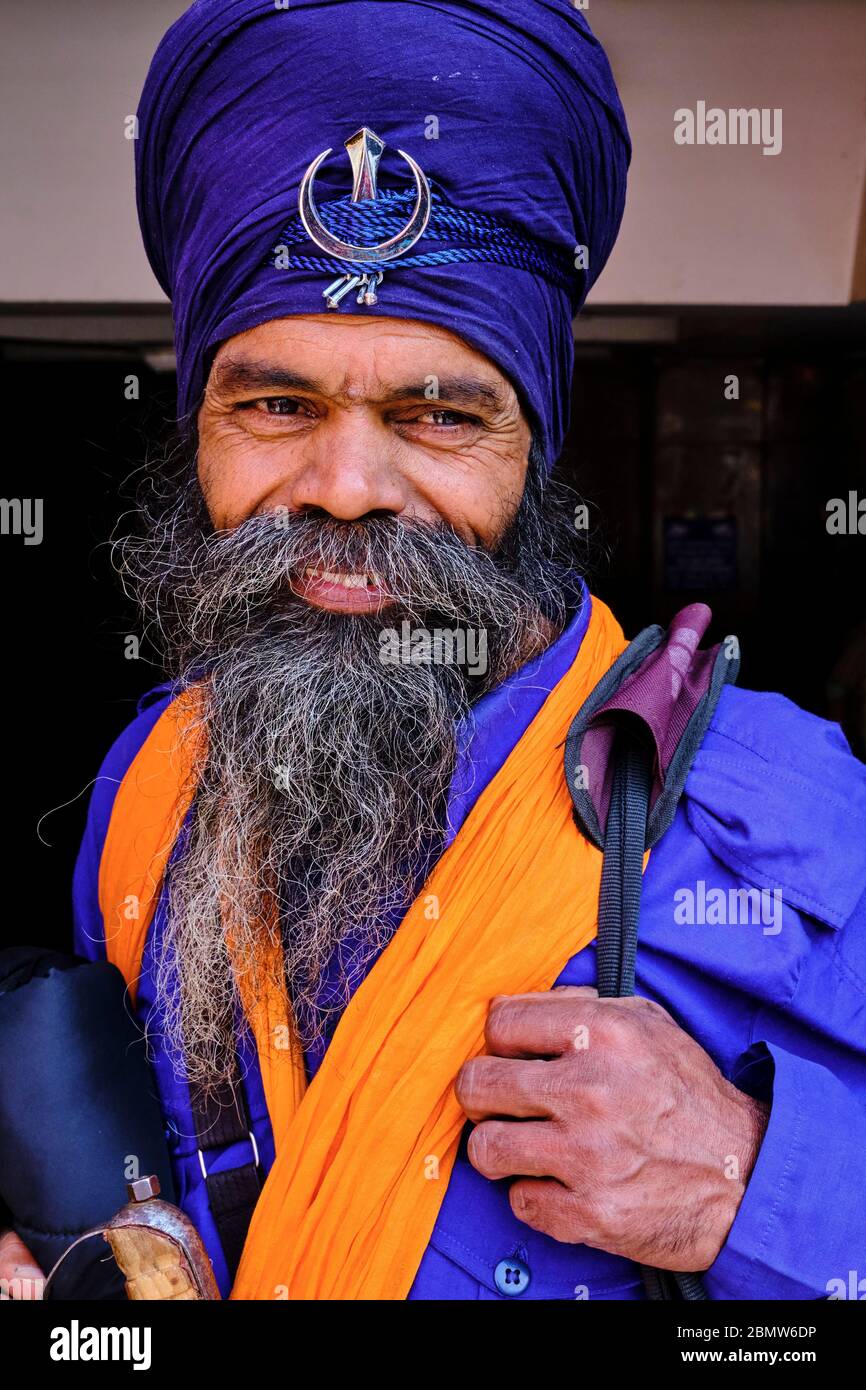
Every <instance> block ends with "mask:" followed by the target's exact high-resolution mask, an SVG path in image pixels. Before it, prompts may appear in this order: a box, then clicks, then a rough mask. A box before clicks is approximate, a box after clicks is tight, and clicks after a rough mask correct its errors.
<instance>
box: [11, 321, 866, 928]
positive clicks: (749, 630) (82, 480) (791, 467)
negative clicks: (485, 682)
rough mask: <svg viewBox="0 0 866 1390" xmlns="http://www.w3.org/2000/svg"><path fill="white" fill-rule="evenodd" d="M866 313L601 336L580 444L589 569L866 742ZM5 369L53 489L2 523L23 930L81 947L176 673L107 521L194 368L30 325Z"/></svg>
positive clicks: (629, 613) (766, 685) (591, 355)
mask: <svg viewBox="0 0 866 1390" xmlns="http://www.w3.org/2000/svg"><path fill="white" fill-rule="evenodd" d="M605 317H606V318H608V319H609V317H610V316H609V315H606V316H605ZM581 322H586V323H587V324H588V326H589V328H590V330H591V326H592V316H591V315H590V314H588V315H587V316H586V320H585V321H584V320H582V321H581ZM864 322H866V309H864V306H858V307H854V308H849V309H838V310H790V311H778V312H772V311H766V310H763V311H760V312H758V311H737V310H725V311H697V310H696V311H690V312H689V313H687V314H683V313H681V312H679V313H678V315H677V319H676V329H677V331H676V339H675V341H672V342H659V341H656V342H653V341H648V342H647V341H644V342H641V341H637V342H622V341H620V342H611V343H597V342H596V343H579V344H578V346H577V361H576V368H575V386H574V407H573V422H572V429H571V433H570V436H569V439H568V443H567V446H566V450H565V453H564V456H563V468H564V472H565V473H566V476H568V477H569V479H570V481H571V482H572V483H573V484H574V486H575V487H576V488H577V490H578V491H579V492H580V493H581V494H582V496H583V497H585V498H586V499H587V501H588V502H589V503H590V504H591V507H590V514H591V522H590V524H591V528H592V537H593V540H594V542H596V544H595V545H594V549H595V551H596V554H597V562H596V569H595V573H594V575H593V576H592V585H591V587H592V588H593V591H594V592H595V593H597V594H598V595H599V596H600V597H602V598H603V599H605V601H607V602H608V603H610V604H611V606H612V607H613V609H614V611H615V612H616V614H617V616H618V617H619V619H620V621H621V622H622V624H623V627H624V628H625V631H626V634H627V636H629V637H632V636H634V635H635V634H636V633H637V632H638V631H639V630H640V628H641V627H644V626H646V625H647V624H648V623H651V622H659V623H662V624H666V623H667V622H668V621H669V620H670V618H671V616H672V615H673V614H674V613H675V612H676V611H677V609H679V608H682V607H683V606H684V605H685V604H687V603H690V602H693V601H695V600H703V601H706V602H707V603H709V605H710V606H711V607H712V609H713V615H714V616H713V623H712V625H711V628H710V631H709V633H708V637H707V641H708V642H716V641H719V640H720V639H721V638H722V637H723V636H725V635H726V634H727V633H729V632H734V633H736V634H737V636H738V637H739V639H740V644H741V649H742V668H741V674H740V684H741V685H744V686H748V687H751V688H753V689H765V690H779V691H781V692H782V693H783V694H785V695H787V696H789V697H790V698H791V699H793V700H795V701H796V702H797V703H798V704H800V705H802V706H804V707H805V708H806V709H809V710H811V711H813V712H814V713H816V714H818V715H821V716H823V717H825V718H833V719H837V720H839V721H840V722H841V723H842V725H843V727H844V729H845V732H846V734H847V736H848V739H849V741H850V742H851V744H852V747H854V750H855V752H857V754H858V756H860V757H866V535H849V536H835V535H830V534H828V532H827V528H826V521H827V503H828V501H829V499H830V498H833V497H847V495H848V492H849V490H852V489H853V490H855V491H857V492H858V494H859V497H861V498H862V497H866V332H864ZM650 336H651V335H650ZM131 373H134V374H135V375H137V376H138V377H139V380H140V399H139V400H138V401H129V400H127V399H125V395H124V382H125V378H126V377H127V376H128V375H129V374H131ZM731 374H736V375H738V377H739V381H740V398H739V400H738V401H728V400H726V399H725V396H724V382H725V378H726V377H727V376H729V375H731ZM0 383H2V387H3V389H4V394H3V398H4V401H5V403H6V411H5V418H6V420H7V422H10V428H9V429H8V430H7V439H6V467H5V469H4V481H3V489H2V491H3V495H4V496H6V497H42V498H43V499H44V539H43V543H42V544H41V545H38V546H25V545H24V544H23V539H22V538H21V537H19V536H11V535H9V536H3V537H0V563H2V566H3V582H4V586H5V594H6V605H5V608H6V616H5V623H4V627H5V631H4V638H5V642H4V647H5V654H6V663H5V669H6V677H5V681H4V682H3V689H2V700H3V703H4V706H5V709H4V714H5V727H6V729H7V738H6V758H5V769H4V773H5V775H4V785H5V792H6V796H5V802H6V808H7V822H6V848H7V858H6V866H7V867H6V882H7V886H10V887H11V892H7V915H6V921H5V924H4V936H5V938H6V940H7V941H8V942H9V943H19V942H32V943H38V944H40V945H46V946H48V945H53V946H57V947H59V948H61V949H67V950H68V949H69V946H70V934H71V910H70V888H71V875H72V868H73V864H74V860H75V855H76V852H77V848H78V843H79V840H80V837H81V832H82V829H83V825H84V817H85V813H86V808H87V800H88V795H89V784H90V782H91V781H92V779H93V778H94V777H95V775H96V773H97V771H98V768H99V764H100V762H101V760H102V758H103V756H104V755H105V753H106V751H107V749H108V747H109V745H110V744H111V742H112V740H113V739H114V737H115V736H116V734H117V733H118V732H119V731H120V730H121V729H122V728H123V727H124V725H125V724H126V723H128V721H129V720H130V719H131V718H132V717H133V715H134V712H135V702H136V699H137V697H138V696H139V695H140V694H141V693H142V692H143V691H145V690H147V689H149V688H150V686H152V685H155V684H156V683H157V682H158V681H159V680H160V679H161V672H160V671H159V669H158V667H155V666H154V665H152V664H151V662H150V660H149V658H148V656H147V654H146V653H145V652H144V651H143V652H142V656H141V658H140V659H139V660H137V661H135V660H127V659H126V658H125V656H124V638H125V637H126V635H127V634H129V633H134V632H136V630H137V629H136V621H135V616H134V614H133V612H132V611H131V609H130V608H129V606H128V605H127V603H126V601H125V600H124V598H123V596H122V594H121V592H120V589H119V584H118V582H117V580H116V577H115V576H114V574H113V571H112V568H111V564H110V555H109V547H108V538H109V536H110V535H111V533H112V531H113V529H114V528H115V525H116V523H117V521H118V518H119V517H120V516H121V513H122V512H123V511H124V509H125V508H128V507H129V506H130V505H131V493H132V485H133V483H134V478H133V476H132V475H134V472H135V470H136V469H138V468H139V467H140V466H141V464H142V461H143V460H144V458H145V456H146V446H147V443H148V441H150V440H153V439H154V438H158V437H159V435H160V434H163V433H167V432H168V428H169V426H170V421H171V412H172V403H173V401H172V396H173V384H174V383H173V377H172V376H171V375H170V374H168V373H165V372H155V371H153V370H151V369H150V368H149V367H148V366H147V365H146V364H145V363H144V361H143V359H142V356H141V355H140V353H139V352H137V351H135V350H134V349H132V348H123V349H111V348H110V347H106V348H101V349H93V348H85V347H81V348H77V347H76V346H75V345H74V344H68V343H67V344H64V345H62V346H60V345H52V344H49V343H40V344H34V343H23V342H6V343H3V344H0ZM16 425H17V427H14V426H16ZM130 480H131V481H130ZM40 822H41V823H40Z"/></svg>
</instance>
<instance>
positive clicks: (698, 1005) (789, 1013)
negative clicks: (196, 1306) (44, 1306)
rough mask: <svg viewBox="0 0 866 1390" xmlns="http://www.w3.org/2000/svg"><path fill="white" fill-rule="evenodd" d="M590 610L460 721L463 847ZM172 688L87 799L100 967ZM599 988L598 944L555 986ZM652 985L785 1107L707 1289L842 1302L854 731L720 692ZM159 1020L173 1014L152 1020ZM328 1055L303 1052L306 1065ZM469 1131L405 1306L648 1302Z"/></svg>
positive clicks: (852, 1173)
mask: <svg viewBox="0 0 866 1390" xmlns="http://www.w3.org/2000/svg"><path fill="white" fill-rule="evenodd" d="M589 609H590V602H589V600H588V599H587V601H586V602H585V603H584V604H583V605H582V607H581V608H579V610H578V612H577V614H576V616H575V617H574V618H573V620H572V621H571V623H570V624H569V625H568V627H567V628H566V629H565V631H564V632H563V633H562V635H561V636H560V637H559V639H558V640H557V641H556V642H554V643H553V644H552V645H551V646H550V647H549V648H548V649H547V651H545V652H544V653H542V654H541V656H539V657H537V658H536V659H535V660H534V661H533V662H531V663H529V664H528V665H526V666H524V667H522V668H521V669H520V670H519V671H518V672H516V673H515V674H514V675H513V676H511V677H510V678H509V680H507V681H505V682H504V683H503V684H502V685H501V686H499V687H498V688H497V689H496V690H494V691H493V692H491V693H490V694H488V695H487V696H485V697H484V698H483V699H482V700H480V701H479V702H478V704H477V705H476V706H475V708H474V711H473V714H472V716H471V718H470V719H469V720H468V721H466V722H465V723H464V724H463V725H462V726H461V728H460V729H459V730H458V746H459V757H458V763H457V767H456V770H455V775H454V780H453V783H452V788H451V795H450V798H449V831H448V841H449V842H450V840H451V839H453V837H454V835H455V834H457V833H458V831H459V827H460V825H461V824H462V823H463V820H464V819H465V817H466V815H467V814H468V812H469V810H470V809H471V807H472V805H474V803H475V800H476V799H477V797H478V796H479V795H480V794H481V792H482V791H483V789H484V787H485V786H486V785H487V784H488V782H489V781H490V779H491V778H492V777H493V776H494V775H495V773H496V772H497V771H498V769H499V768H500V767H501V766H502V764H503V763H504V761H505V759H506V758H507V756H508V754H509V753H510V751H511V749H512V748H513V747H514V746H515V744H516V743H517V741H518V739H519V738H520V736H521V735H522V733H523V732H524V731H525V729H526V728H527V727H528V725H529V723H530V722H531V721H532V719H533V718H534V716H535V714H536V713H537V712H538V710H539V709H540V707H541V705H542V704H543V702H544V700H545V698H546V697H547V695H548V694H549V693H550V691H551V690H552V689H553V687H554V686H555V685H556V684H557V682H558V681H559V679H560V678H561V677H562V675H563V674H564V672H565V670H566V669H567V668H568V666H569V665H570V664H571V662H572V661H573V660H574V658H575V656H576V653H577V651H578V649H579V646H580V642H581V641H582V639H583V636H584V633H585V631H586V627H587V623H588V618H589ZM166 690H167V687H164V686H163V687H158V688H157V690H156V691H153V692H149V694H148V695H147V696H145V697H143V700H142V701H141V702H140V704H139V713H138V716H137V718H136V719H135V720H133V722H132V723H131V724H130V725H129V727H128V728H127V729H126V730H124V732H123V733H122V734H121V735H120V737H119V738H118V739H117V741H116V742H115V744H114V745H113V747H112V749H111V750H110V752H109V754H108V756H107V758H106V759H105V762H104V763H103V765H102V768H101V770H100V774H99V778H98V779H97V782H96V784H95V786H94V790H93V793H92V797H91V803H90V810H89V816H88V822H87V828H86V831H85V835H84V839H83V842H82V846H81V851H80V854H79V858H78V863H77V866H76V871H75V879H74V886H73V892H74V908H75V949H76V950H77V951H78V952H79V953H80V954H82V955H86V956H88V957H89V958H91V959H96V958H101V957H103V956H104V944H103V940H102V922H101V917H100V913H99V906H98V897H97V883H98V867H99V858H100V854H101V849H102V843H103V840H104V837H105V831H106V828H107V824H108V819H109V816H110V814H111V807H112V805H113V800H114V795H115V793H116V790H117V786H118V784H119V782H120V780H121V779H122V777H123V775H124V773H125V771H126V769H127V767H128V766H129V764H130V763H131V761H132V759H133V758H134V756H135V754H136V753H137V752H138V749H139V748H140V747H141V744H142V743H143V742H144V740H145V738H146V737H147V735H148V733H149V732H150V730H151V728H152V727H153V725H154V724H155V722H156V720H157V719H158V717H159V715H160V714H161V713H162V711H163V710H164V709H165V707H166V705H167V703H168V700H169V698H170V695H169V694H167V693H165V692H166ZM750 888H752V889H758V890H760V889H763V890H765V896H764V899H763V900H762V903H763V907H764V913H763V916H760V915H758V914H757V913H756V912H755V911H745V912H742V911H741V912H740V913H739V914H738V913H737V912H736V911H734V910H733V909H732V911H731V912H729V913H728V914H727V916H728V919H729V920H728V921H727V922H726V924H724V925H722V924H713V914H712V912H709V911H702V910H701V904H704V905H705V904H706V903H707V901H708V900H709V901H712V900H713V898H712V896H711V895H712V894H713V890H722V891H723V893H724V894H725V902H730V903H735V902H737V901H740V900H738V899H736V898H732V897H731V896H730V895H731V893H736V891H737V890H742V889H750ZM716 901H718V898H716ZM690 904H691V905H692V907H696V908H697V910H696V911H692V912H690V911H689V905H690ZM163 912H164V902H161V903H160V905H159V907H158V909H157V912H156V914H155V918H154V923H153V927H152V931H151V937H150V940H149V941H148V945H147V947H146V949H145V956H144V961H143V974H142V980H141V983H140V986H139V996H138V1001H137V1010H138V1013H139V1017H140V1018H142V1019H143V1018H145V1017H146V1016H147V1015H148V1013H149V1012H150V1011H151V1010H153V1009H154V995H153V981H152V973H151V960H152V954H153V947H154V943H155V941H156V940H157V939H158V933H159V932H160V931H161V930H163V929H164V917H163ZM756 917H757V920H755V918H756ZM701 919H703V924H702V925H701V924H700V922H701ZM368 968H369V966H368ZM595 979H596V965H595V944H594V943H591V944H590V945H588V946H586V947H584V949H583V950H581V951H579V952H578V953H577V954H576V955H575V956H573V957H572V958H571V960H570V961H569V962H568V963H567V965H566V966H565V968H564V969H563V971H562V973H561V974H560V976H559V978H558V980H557V983H558V984H594V983H595ZM359 982H360V979H359V978H355V979H354V980H353V981H352V984H353V986H354V987H357V984H358V983H359ZM636 989H637V993H638V994H642V995H644V996H646V997H647V998H650V999H654V1000H656V1001H657V1002H658V1003H660V1004H662V1005H664V1007H665V1008H666V1009H667V1010H668V1011H669V1012H670V1013H671V1014H672V1015H673V1017H674V1019H675V1020H676V1021H677V1022H678V1023H679V1024H680V1026H681V1027H682V1028H684V1029H685V1030H686V1031H687V1032H688V1033H689V1034H691V1036H692V1037H694V1038H695V1039H697V1041H698V1042H699V1043H700V1044H701V1045H702V1046H703V1047H704V1048H705V1049H706V1051H707V1052H708V1053H709V1054H710V1056H711V1057H712V1058H713V1059H714V1061H715V1062H716V1064H717V1065H718V1067H719V1068H720V1070H721V1071H722V1072H723V1074H724V1075H725V1076H726V1077H728V1078H729V1079H730V1080H731V1081H732V1082H733V1083H734V1084H735V1085H737V1086H739V1087H740V1088H741V1089H742V1090H745V1091H748V1092H749V1093H750V1094H753V1095H756V1096H758V1097H761V1098H764V1099H767V1100H768V1101H769V1102H770V1118H769V1124H768V1128H767V1131H766V1135H765V1137H764V1141H763V1143H762V1145H761V1149H760V1153H759V1155H758V1159H757V1162H756V1164H755V1167H754V1170H753V1172H752V1175H751V1178H750V1181H749V1184H748V1187H747V1190H746V1194H745V1197H744V1199H743V1201H742V1203H741V1205H740V1208H739V1211H738V1213H737V1216H736V1218H735V1220H734V1223H733V1225H732V1227H731V1230H730V1232H729V1234H728V1238H727V1240H726V1242H725V1245H724V1247H723V1249H722V1251H721V1253H720V1254H719V1256H718V1258H717V1259H716V1260H715V1262H714V1264H713V1265H712V1267H711V1269H710V1270H709V1271H708V1273H707V1275H706V1279H705V1282H706V1286H707V1290H708V1293H709V1295H710V1297H711V1298H719V1299H747V1298H759V1299H808V1298H826V1297H827V1296H828V1292H829V1291H830V1290H831V1289H833V1288H836V1287H838V1285H837V1284H834V1283H833V1282H832V1281H838V1280H843V1281H844V1282H845V1283H846V1284H847V1283H848V1282H849V1275H850V1271H852V1270H854V1271H859V1276H858V1277H863V1276H866V1230H864V1223H863V1221H862V1220H861V1219H859V1217H858V1209H859V1206H860V1203H861V1189H862V1172H863V1154H864V1153H866V767H864V766H863V765H862V764H861V763H859V762H858V761H857V760H856V759H855V758H854V757H853V756H852V754H851V752H850V750H849V748H848V745H847V743H846V742H845V739H844V737H843V735H842V733H841V730H840V729H839V727H838V726H837V725H835V724H829V723H827V722H825V721H823V720H820V719H817V718H816V717H815V716H813V715H810V714H807V713H806V712H804V711H802V710H800V709H798V708H797V707H796V706H795V705H793V704H792V703H791V702H790V701H789V700H787V699H785V698H784V697H783V696H781V695H776V694H768V693H757V692H754V691H748V690H738V689H736V688H733V687H730V686H728V687H726V688H725V689H724V691H723V693H722V696H721V699H720V701H719V705H718V708H717V710H716V713H715V715H714V717H713V719H712V721H711V723H710V726H709V729H708V731H707V734H706V736H705V738H704V741H703V744H702V746H701V748H700V749H699V750H698V753H697V755H696V757H695V761H694V764H693V767H692V770H691V772H690V774H689V777H688V779H687V781H686V787H685V792H684V795H683V798H682V801H681V803H680V805H679V808H678V810H677V813H676V816H675V819H674V822H673V825H672V826H671V828H670V829H669V831H668V832H667V834H666V835H665V836H664V837H663V838H662V840H661V842H660V843H659V845H658V846H657V847H656V848H655V849H654V850H653V852H652V854H651V855H650V860H649V866H648V868H647V871H646V874H645V876H644V888H643V906H642V912H641V924H640V941H639V948H638V957H637V970H636ZM154 1018H157V1019H158V1012H157V1011H154V1013H152V1014H151V1028H152V1027H153V1024H154ZM151 1052H152V1061H153V1066H154V1072H155V1076H156V1082H157V1087H158V1090H159V1093H160V1098H161V1103H162V1108H163V1113H164V1115H165V1118H166V1133H167V1138H168V1141H169V1146H170V1150H171V1154H172V1164H173V1170H174V1173H175V1179H176V1186H177V1193H178V1200H179V1202H180V1205H181V1206H182V1207H183V1208H184V1210H185V1211H186V1212H187V1214H188V1215H189V1216H190V1217H191V1219H192V1220H193V1221H194V1222H195V1224H196V1226H197V1227H198V1229H199V1231H200V1232H201V1235H202V1238H203V1239H204V1241H205V1244H206V1246H207V1248H208V1250H209V1252H210V1255H211V1258H212V1261H213V1264H214V1270H215V1273H216V1276H217V1281H218V1283H219V1284H220V1288H221V1291H222V1293H223V1295H224V1296H225V1295H226V1294H227V1292H228V1290H229V1287H230V1280H229V1276H228V1271H227V1269H226V1266H225V1261H224V1259H223V1256H222V1251H221V1249H220V1246H219V1240H218V1237H217V1233H216V1230H215V1227H214V1224H213V1220H212V1218H211V1215H210V1211H209V1208H208V1206H207V1199H206V1189H205V1186H204V1179H203V1176H202V1172H201V1168H200V1165H199V1161H198V1156H197V1150H196V1142H195V1138H194V1134H193V1124H192V1118H191V1114H190V1110H189V1100H188V1095H187V1092H186V1087H185V1086H184V1085H183V1083H179V1082H178V1081H177V1079H176V1078H175V1077H174V1076H173V1073H172V1068H171V1065H170V1061H169V1058H168V1057H167V1055H166V1053H165V1051H164V1050H163V1049H162V1048H161V1047H160V1046H159V1038H158V1024H157V1036H156V1038H155V1039H154V1041H153V1043H152V1047H151ZM239 1052H240V1056H241V1059H242V1066H243V1068H244V1070H245V1073H246V1076H245V1084H246V1089H247V1095H248V1100H249V1105H250V1111H251V1115H252V1122H253V1131H254V1135H255V1138H256V1142H257V1147H258V1151H259V1155H260V1158H261V1161H262V1164H263V1166H264V1167H265V1169H266V1170H267V1169H269V1168H270V1166H271V1164H272V1163H273V1158H274V1145H273V1135H272V1133H271V1130H270V1124H269V1121H268V1116H267V1109H266V1106H265V1102H264V1095H263V1091H262V1086H261V1078H260V1075H259V1070H258V1064H257V1061H256V1057H255V1049H254V1047H253V1046H252V1043H251V1039H250V1037H249V1035H248V1033H246V1034H244V1035H242V1037H241V1038H240V1039H239ZM319 1060H320V1058H316V1057H308V1066H309V1068H310V1070H311V1071H312V1070H314V1069H315V1066H316V1065H317V1064H318V1061H319ZM470 1129H471V1126H469V1125H467V1127H466V1130H465V1132H464V1136H463V1142H462V1144H461V1147H460V1152H459V1155H458V1158H457V1161H456V1163H455V1166H454V1170H453V1173H452V1175H451V1178H450V1181H449V1184H448V1189H447V1191H446V1193H445V1197H444V1199H443V1202H442V1206H441V1208H440V1212H439V1217H438V1219H437V1222H436V1226H435V1228H434V1231H433V1234H432V1236H431V1239H430V1243H429V1245H428V1247H427V1250H426V1252H425V1254H424V1256H423V1258H422V1261H421V1264H420V1266H419V1269H418V1272H417V1275H416V1278H415V1281H414V1284H413V1286H412V1289H411V1291H410V1293H409V1297H410V1298H420V1299H464V1298H473V1299H474V1298H482V1299H484V1298H503V1297H509V1296H515V1297H520V1298H529V1299H534V1298H556V1299H574V1298H578V1299H592V1298H603V1299H642V1298H644V1297H645V1294H644V1290H643V1285H642V1282H641V1280H640V1276H639V1273H638V1270H637V1268H636V1266H635V1265H633V1264H632V1263H631V1262H630V1261H628V1260H625V1259H622V1258H620V1257H619V1256H615V1255H609V1254H607V1253H606V1252H604V1251H599V1250H594V1249H591V1248H589V1247H587V1246H583V1245H567V1244H562V1243H560V1242H557V1241H555V1240H553V1239H551V1238H550V1237H547V1236H544V1235H541V1234H540V1233H538V1232H535V1231H532V1230H530V1229H529V1227H527V1226H525V1225H523V1224H522V1223H521V1222H519V1221H518V1220H517V1218H516V1217H515V1216H514V1215H513V1214H512V1212H511V1208H510V1206H509V1203H508V1187H509V1184H508V1182H507V1181H500V1182H491V1181H490V1180H488V1179H486V1178H483V1177H481V1175H480V1174H479V1173H477V1172H476V1171H475V1169H474V1168H472V1166H471V1164H470V1163H469V1162H468V1159H467V1157H466V1139H467V1137H468V1133H469V1130H470ZM250 1153H251V1146H250V1145H249V1144H247V1143H242V1144H236V1145H233V1146H231V1148H230V1149H228V1150H226V1151H225V1152H224V1153H222V1154H221V1155H220V1156H219V1157H218V1158H217V1159H214V1158H213V1156H210V1157H209V1162H210V1166H211V1168H212V1169H213V1170H217V1169H219V1168H222V1167H234V1166H236V1165H237V1164H239V1163H244V1162H247V1161H249V1158H250ZM510 1260H519V1261H520V1262H521V1263H522V1265H523V1266H524V1267H525V1269H526V1270H527V1271H528V1274H529V1278H528V1283H527V1282H526V1280H525V1278H524V1279H522V1280H519V1281H518V1282H517V1284H516V1285H515V1284H514V1283H513V1282H512V1283H511V1284H510V1286H509V1285H507V1284H504V1282H503V1277H502V1269H503V1262H507V1261H510ZM854 1283H855V1286H856V1280H855V1281H854ZM505 1287H510V1288H511V1289H512V1290H514V1292H512V1293H505V1292H503V1291H502V1290H503V1288H505Z"/></svg>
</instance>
